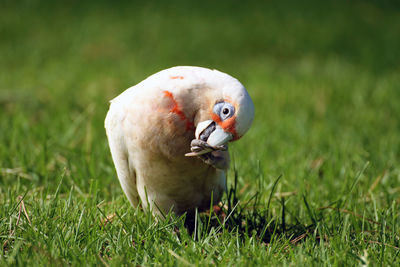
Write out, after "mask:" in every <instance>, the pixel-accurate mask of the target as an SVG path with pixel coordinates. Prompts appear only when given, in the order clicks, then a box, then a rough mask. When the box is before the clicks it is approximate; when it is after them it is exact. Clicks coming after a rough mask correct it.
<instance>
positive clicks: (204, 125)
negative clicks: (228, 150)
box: [195, 120, 233, 147]
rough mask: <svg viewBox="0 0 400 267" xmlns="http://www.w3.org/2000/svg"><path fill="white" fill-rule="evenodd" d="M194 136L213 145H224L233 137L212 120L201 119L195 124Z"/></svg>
mask: <svg viewBox="0 0 400 267" xmlns="http://www.w3.org/2000/svg"><path fill="white" fill-rule="evenodd" d="M195 136H196V138H197V139H200V140H203V141H206V142H207V143H208V144H209V145H210V146H213V147H216V146H221V145H224V144H226V143H228V142H229V141H230V140H232V139H233V135H232V134H231V133H229V132H226V131H224V129H223V128H222V127H221V126H219V125H218V124H216V123H215V122H214V121H212V120H206V121H202V122H200V123H199V124H197V127H196V132H195Z"/></svg>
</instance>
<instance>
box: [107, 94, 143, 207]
mask: <svg viewBox="0 0 400 267" xmlns="http://www.w3.org/2000/svg"><path fill="white" fill-rule="evenodd" d="M119 104H120V103H115V102H114V101H112V103H111V105H110V109H109V111H108V113H107V117H106V120H105V128H106V133H107V138H108V143H109V146H110V150H111V155H112V159H113V161H114V165H115V169H116V170H117V175H118V179H119V181H120V183H121V187H122V189H123V190H124V192H125V194H126V195H127V197H128V199H129V201H130V202H131V204H132V205H133V206H137V205H138V202H139V196H138V192H137V187H136V173H135V170H134V169H132V168H130V167H129V154H128V151H127V149H126V144H125V139H124V135H123V129H122V127H123V120H124V116H125V114H124V112H122V111H123V107H122V106H121V105H119Z"/></svg>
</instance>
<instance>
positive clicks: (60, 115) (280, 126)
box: [0, 1, 400, 266]
mask: <svg viewBox="0 0 400 267" xmlns="http://www.w3.org/2000/svg"><path fill="white" fill-rule="evenodd" d="M118 3H119V4H118V5H117V4H116V3H111V2H110V3H108V2H106V1H93V2H84V3H82V2H80V1H69V2H66V3H64V4H63V3H62V2H59V1H57V2H55V1H18V3H17V2H15V1H4V2H3V3H2V8H1V10H0V36H1V37H0V62H1V64H0V129H1V130H0V264H1V265H4V264H8V265H30V266H32V265H52V264H57V265H82V264H83V265H95V264H103V265H106V266H108V265H110V266H111V265H120V264H132V265H144V266H146V265H161V264H162V265H166V266H168V265H171V266H172V265H211V264H219V265H223V266H225V265H233V266H237V265H240V264H242V265H249V264H252V265H256V264H268V265H290V266H305V265H318V266H320V265H328V266H329V265H336V266H337V265H360V264H361V265H366V264H370V265H372V266H373V265H378V264H379V265H382V266H383V265H392V266H393V265H398V264H399V263H400V256H399V254H400V240H399V234H398V233H399V229H400V218H399V215H400V212H399V208H400V207H399V205H400V204H399V201H400V167H399V166H400V165H399V163H400V119H399V114H400V104H399V101H400V75H399V73H400V63H399V62H400V60H399V59H400V49H399V47H400V35H399V34H398V33H399V32H400V7H399V5H398V4H397V3H396V2H395V1H386V2H385V4H383V3H382V2H380V1H351V2H349V1H330V2H323V3H322V2H320V1H314V2H309V1H306V2H302V3H300V2H296V1H274V2H268V3H264V4H261V3H255V2H254V3H251V2H250V1H248V2H246V1H230V2H216V1H214V2H211V1H201V2H196V3H191V4H190V3H188V2H186V1H173V2H168V3H167V2H165V3H163V2H160V3H157V2H152V1H150V2H137V3H136V2H135V1H133V2H132V1H130V2H122V1H121V2H118ZM175 65H198V66H204V67H210V68H216V69H219V70H221V71H224V72H227V73H229V74H231V75H232V76H234V77H237V78H238V79H239V80H240V81H241V82H242V83H243V84H244V85H245V86H246V87H247V88H248V91H249V93H250V95H251V96H252V98H253V99H254V102H255V108H256V116H255V121H254V124H253V127H252V128H251V130H250V131H249V132H248V134H247V135H246V136H245V137H244V138H242V139H241V140H239V141H238V142H236V143H235V144H233V145H232V146H231V153H232V166H231V169H230V170H229V175H228V176H229V177H228V178H229V179H228V186H229V193H228V194H226V195H225V196H224V199H223V203H222V204H221V208H220V209H218V208H215V209H214V210H215V211H216V213H217V214H215V213H214V212H210V213H205V214H200V215H199V216H198V220H197V225H196V229H195V233H194V234H193V235H191V234H189V233H188V232H187V231H186V230H185V228H184V227H183V218H177V217H175V216H170V217H169V218H168V219H167V220H165V221H159V222H156V221H155V220H154V219H153V218H152V217H151V216H150V215H149V214H147V213H145V212H144V211H143V210H141V209H134V208H132V207H130V205H129V203H128V201H127V199H126V197H125V196H124V194H123V193H122V191H121V188H120V185H119V183H118V180H117V178H116V173H115V170H114V167H113V163H112V160H111V156H110V153H109V150H108V146H107V141H106V136H105V131H104V127H103V121H104V118H105V114H106V112H107V109H108V101H109V100H110V99H112V98H113V97H115V96H116V95H118V94H119V93H120V92H122V91H123V90H124V89H126V88H128V87H130V86H132V85H134V84H136V83H138V82H140V81H141V80H143V79H144V78H145V77H147V76H148V75H150V74H152V73H154V72H157V71H159V70H161V69H164V68H168V67H171V66H175ZM235 181H236V182H235ZM107 218H108V219H107ZM224 219H225V222H224Z"/></svg>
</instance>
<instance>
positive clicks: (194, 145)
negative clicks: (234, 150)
mask: <svg viewBox="0 0 400 267" xmlns="http://www.w3.org/2000/svg"><path fill="white" fill-rule="evenodd" d="M227 149H228V146H227V145H221V146H210V145H209V144H208V143H207V142H206V141H203V140H200V139H193V140H192V142H191V143H190V150H191V151H192V152H194V153H198V154H205V153H208V152H210V151H215V150H221V151H226V150H227Z"/></svg>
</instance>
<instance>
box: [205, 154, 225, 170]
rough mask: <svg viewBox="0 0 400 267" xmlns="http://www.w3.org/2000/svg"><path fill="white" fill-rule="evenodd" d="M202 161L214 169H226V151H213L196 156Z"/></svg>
mask: <svg viewBox="0 0 400 267" xmlns="http://www.w3.org/2000/svg"><path fill="white" fill-rule="evenodd" d="M198 157H199V158H200V159H201V160H203V161H204V163H206V164H208V165H211V166H213V167H214V168H216V169H221V170H226V169H228V168H229V154H228V152H227V151H213V152H209V153H207V154H203V155H200V156H198Z"/></svg>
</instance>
